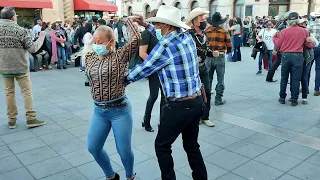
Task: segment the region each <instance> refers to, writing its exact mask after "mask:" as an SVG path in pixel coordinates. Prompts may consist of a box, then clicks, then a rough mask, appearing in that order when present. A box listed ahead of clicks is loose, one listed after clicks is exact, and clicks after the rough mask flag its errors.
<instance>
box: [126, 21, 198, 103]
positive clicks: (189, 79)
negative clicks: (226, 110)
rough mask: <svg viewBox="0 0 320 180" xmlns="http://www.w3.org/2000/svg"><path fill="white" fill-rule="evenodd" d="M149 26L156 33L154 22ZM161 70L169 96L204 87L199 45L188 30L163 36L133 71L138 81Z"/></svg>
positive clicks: (131, 77) (132, 77) (132, 78)
mask: <svg viewBox="0 0 320 180" xmlns="http://www.w3.org/2000/svg"><path fill="white" fill-rule="evenodd" d="M148 30H149V31H150V32H151V33H152V34H155V29H154V26H153V25H149V26H148ZM155 72H157V73H158V76H159V80H160V83H161V86H162V90H163V93H164V96H165V97H166V98H183V97H188V96H192V95H194V94H195V93H196V92H197V91H199V90H200V88H201V81H200V77H199V65H198V56H197V50H196V45H195V43H194V41H193V39H192V36H191V35H190V34H189V33H188V32H184V33H183V32H182V31H181V30H176V31H173V32H171V33H170V34H168V35H166V36H165V37H163V39H162V40H160V41H159V42H158V44H157V45H156V46H155V47H154V48H153V50H152V51H151V53H150V54H149V56H148V57H147V59H146V60H144V62H143V63H142V64H139V65H137V66H136V67H134V68H133V69H132V70H130V71H129V74H128V76H127V81H129V82H134V81H138V80H140V79H142V78H145V77H147V76H149V75H151V74H153V73H155Z"/></svg>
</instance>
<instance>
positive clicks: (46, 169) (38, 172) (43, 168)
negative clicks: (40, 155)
mask: <svg viewBox="0 0 320 180" xmlns="http://www.w3.org/2000/svg"><path fill="white" fill-rule="evenodd" d="M26 167H27V169H28V170H29V172H30V173H31V174H32V176H33V177H35V178H36V179H41V178H44V177H47V176H50V175H53V174H56V173H59V172H62V171H65V170H68V169H70V168H72V166H71V165H70V164H69V163H68V162H67V161H66V160H64V159H63V158H62V157H55V158H52V159H48V160H45V161H41V162H38V163H35V164H31V165H28V166H26Z"/></svg>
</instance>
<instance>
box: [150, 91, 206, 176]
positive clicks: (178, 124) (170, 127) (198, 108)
mask: <svg viewBox="0 0 320 180" xmlns="http://www.w3.org/2000/svg"><path fill="white" fill-rule="evenodd" d="M202 104H203V101H202V98H201V97H197V98H195V99H191V100H186V101H181V102H166V104H165V106H164V107H163V112H162V115H161V119H160V127H159V131H158V134H157V138H156V140H155V150H156V155H157V158H158V162H159V166H160V170H161V177H162V180H176V176H175V172H174V165H173V159H172V156H171V153H172V150H171V146H172V144H173V143H174V141H175V140H176V139H177V137H178V136H179V135H180V134H182V140H183V148H184V150H185V151H186V153H187V156H188V161H189V164H190V167H191V169H192V177H193V179H194V180H208V175H207V170H206V166H205V164H204V161H203V158H202V155H201V152H200V145H199V144H198V135H199V121H200V117H201V116H202V113H203V110H202Z"/></svg>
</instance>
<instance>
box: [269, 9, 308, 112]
mask: <svg viewBox="0 0 320 180" xmlns="http://www.w3.org/2000/svg"><path fill="white" fill-rule="evenodd" d="M298 23H299V14H298V13H296V12H292V13H290V14H289V18H288V24H289V25H290V27H288V28H286V29H284V30H282V31H281V32H280V33H277V34H276V35H275V36H274V37H273V42H274V45H275V47H276V48H279V49H280V52H282V57H281V82H280V93H279V95H280V98H279V102H280V103H281V104H285V99H286V96H287V93H286V89H287V84H288V78H289V75H290V79H291V80H290V81H291V82H290V90H291V98H290V100H291V106H296V105H298V101H297V100H298V97H299V86H300V81H301V77H302V71H303V61H304V58H303V54H302V52H303V45H305V46H307V47H309V48H312V47H313V44H312V43H310V42H308V41H309V39H310V38H308V37H309V33H308V31H307V30H306V29H303V28H300V27H299V26H298Z"/></svg>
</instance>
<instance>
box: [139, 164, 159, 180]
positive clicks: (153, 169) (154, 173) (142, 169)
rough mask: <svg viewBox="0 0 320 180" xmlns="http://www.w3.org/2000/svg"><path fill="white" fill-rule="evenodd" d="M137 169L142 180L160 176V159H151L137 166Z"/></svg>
mask: <svg viewBox="0 0 320 180" xmlns="http://www.w3.org/2000/svg"><path fill="white" fill-rule="evenodd" d="M135 170H136V172H137V174H138V177H139V179H140V180H150V179H157V178H160V175H161V173H160V168H159V165H158V161H157V160H155V159H149V160H147V161H144V162H142V163H139V164H137V165H136V166H135Z"/></svg>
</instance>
